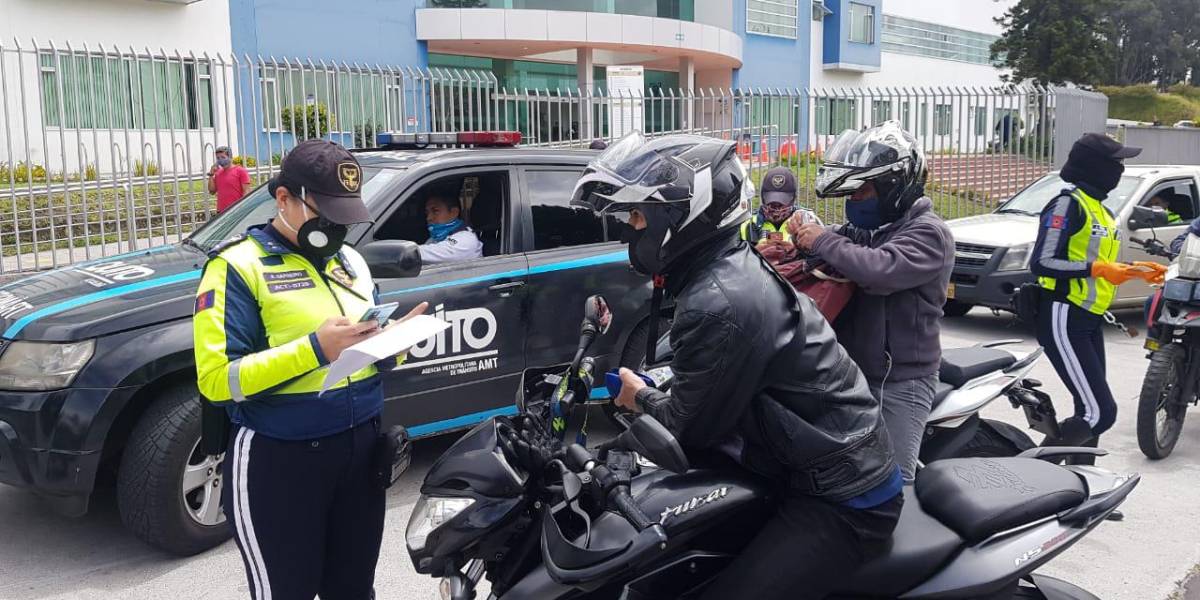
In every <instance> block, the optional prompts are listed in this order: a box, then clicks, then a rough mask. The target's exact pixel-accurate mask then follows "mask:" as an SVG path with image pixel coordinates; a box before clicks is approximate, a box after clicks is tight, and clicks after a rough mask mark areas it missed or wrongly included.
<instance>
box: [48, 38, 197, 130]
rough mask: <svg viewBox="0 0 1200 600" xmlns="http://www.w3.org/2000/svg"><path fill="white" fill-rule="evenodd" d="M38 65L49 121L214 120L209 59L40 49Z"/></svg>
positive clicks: (156, 123)
mask: <svg viewBox="0 0 1200 600" xmlns="http://www.w3.org/2000/svg"><path fill="white" fill-rule="evenodd" d="M38 67H39V75H40V77H39V80H38V83H39V88H40V92H41V101H42V115H43V117H42V118H43V119H44V120H45V123H46V125H48V126H50V127H67V128H71V129H129V128H142V127H145V128H152V129H199V128H201V127H212V126H213V103H212V94H213V86H212V68H211V65H210V64H209V63H207V62H199V61H193V60H169V59H167V58H161V57H150V58H143V57H138V58H134V57H131V56H130V57H117V56H105V55H99V54H96V55H93V54H83V53H73V54H67V53H61V52H60V53H52V52H41V53H39V55H38Z"/></svg>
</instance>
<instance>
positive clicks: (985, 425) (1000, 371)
mask: <svg viewBox="0 0 1200 600" xmlns="http://www.w3.org/2000/svg"><path fill="white" fill-rule="evenodd" d="M1020 341H1021V340H998V341H993V342H984V343H980V344H976V345H974V346H970V347H966V348H948V349H946V350H944V351H942V364H941V367H940V369H939V371H938V379H939V381H938V383H937V385H936V386H935V388H934V397H933V408H932V410H930V412H929V417H928V418H927V419H926V425H925V434H924V437H923V438H922V440H921V451H920V455H919V456H918V459H919V460H920V461H921V463H922V464H929V463H931V462H933V461H935V460H941V459H945V458H971V457H997V456H1016V455H1018V454H1020V453H1021V452H1024V451H1025V450H1028V449H1030V448H1033V447H1034V446H1036V445H1037V444H1035V443H1034V441H1033V440H1032V439H1030V437H1029V435H1028V434H1026V433H1025V432H1024V431H1022V430H1021V429H1019V428H1017V427H1014V426H1012V425H1009V424H1008V423H1005V422H1003V421H996V420H993V419H984V418H982V417H980V416H979V413H980V411H982V410H983V408H984V407H985V406H987V405H989V404H991V403H992V401H993V400H996V399H997V398H1001V397H1007V398H1009V401H1010V402H1011V403H1012V404H1013V406H1014V407H1017V406H1018V404H1020V405H1024V404H1030V405H1031V406H1033V407H1035V413H1036V414H1039V415H1044V414H1046V413H1049V414H1050V415H1051V417H1052V416H1053V414H1054V405H1053V404H1052V403H1051V401H1050V398H1049V396H1044V395H1043V396H1033V395H1031V394H1030V393H1029V392H1028V390H1029V389H1033V387H1034V386H1035V385H1040V384H1039V383H1037V382H1036V381H1034V382H1033V383H1032V384H1031V383H1029V380H1028V375H1029V372H1030V371H1032V370H1033V366H1034V364H1035V363H1036V362H1037V360H1038V359H1039V358H1041V356H1042V349H1041V348H1037V349H1035V350H1033V351H1031V352H1021V351H1016V350H1008V349H1005V348H1003V347H1004V346H1008V345H1011V344H1016V343H1020ZM672 356H673V353H672V352H671V347H670V344H669V339H668V337H667V336H666V335H664V336H663V337H661V338H659V340H658V344H657V346H656V347H655V350H654V362H653V363H652V364H647V363H643V365H642V371H641V372H642V373H643V374H644V375H645V376H646V378H647V383H649V384H651V385H654V386H655V387H657V388H659V389H662V390H666V389H669V388H670V385H671V383H672V380H673V379H674V377H673V373H672V372H671V367H670V363H671V358H672ZM606 382H607V385H608V388H609V394H610V396H611V397H613V398H615V397H616V394H617V392H618V391H620V380H619V378H617V376H616V373H615V372H612V373H609V374H608V375H607V380H606ZM1017 397H1019V398H1021V400H1020V401H1018V400H1016V399H1015V398H1017ZM1041 420H1043V419H1039V424H1038V427H1041ZM1032 425H1033V423H1032V422H1031V426H1032ZM1056 426H1057V424H1056Z"/></svg>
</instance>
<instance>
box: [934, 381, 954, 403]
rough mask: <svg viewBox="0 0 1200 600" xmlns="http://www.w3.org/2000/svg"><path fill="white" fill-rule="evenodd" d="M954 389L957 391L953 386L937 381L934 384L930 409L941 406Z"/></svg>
mask: <svg viewBox="0 0 1200 600" xmlns="http://www.w3.org/2000/svg"><path fill="white" fill-rule="evenodd" d="M955 389H957V388H955V387H954V386H952V385H950V384H948V383H946V382H944V381H939V382H937V383H936V384H934V386H933V405H932V408H937V407H938V405H939V404H941V403H942V401H943V400H945V399H946V398H949V397H950V394H951V393H953V392H954V390H955Z"/></svg>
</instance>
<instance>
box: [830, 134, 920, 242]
mask: <svg viewBox="0 0 1200 600" xmlns="http://www.w3.org/2000/svg"><path fill="white" fill-rule="evenodd" d="M926 169H927V167H926V164H925V153H924V152H923V151H922V150H921V145H920V144H919V143H918V142H917V140H916V138H914V137H913V135H912V134H911V133H909V132H907V131H905V130H904V129H903V128H901V127H900V123H899V122H898V121H887V122H884V123H882V124H880V125H876V126H875V127H871V128H870V129H865V130H863V131H855V130H853V129H847V130H846V131H843V132H842V133H841V134H840V135H838V137H837V139H836V140H834V142H833V145H832V146H830V147H829V149H828V150H827V151H826V152H825V156H824V159H823V161H822V163H821V168H820V170H818V171H817V181H816V186H815V187H816V192H817V196H819V197H821V198H833V197H838V196H849V195H851V194H853V193H854V191H855V190H857V189H858V188H860V187H862V185H863V184H864V183H866V182H868V181H870V182H871V183H873V184H874V185H875V191H876V192H877V193H878V194H879V200H880V209H881V212H882V215H881V216H882V217H883V221H884V222H885V223H890V222H892V221H895V220H896V219H899V218H900V217H901V216H902V215H904V213H905V212H907V211H908V209H909V208H911V207H912V205H913V203H914V202H916V201H917V199H918V198H920V197H921V196H924V195H925V179H926V177H927V176H928V172H927V170H926Z"/></svg>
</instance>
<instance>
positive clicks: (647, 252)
mask: <svg viewBox="0 0 1200 600" xmlns="http://www.w3.org/2000/svg"><path fill="white" fill-rule="evenodd" d="M666 235H667V224H666V219H662V218H660V219H651V220H648V222H647V224H646V228H645V229H640V230H639V229H634V228H632V227H630V228H628V229H626V231H625V233H624V234H623V235H622V236H621V241H622V242H625V243H626V244H629V264H630V265H631V266H633V270H635V271H637V272H638V273H641V274H642V275H661V274H662V271H663V265H662V261H661V260H660V259H659V255H660V253H661V250H662V241H663V239H664V238H665V237H666Z"/></svg>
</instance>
